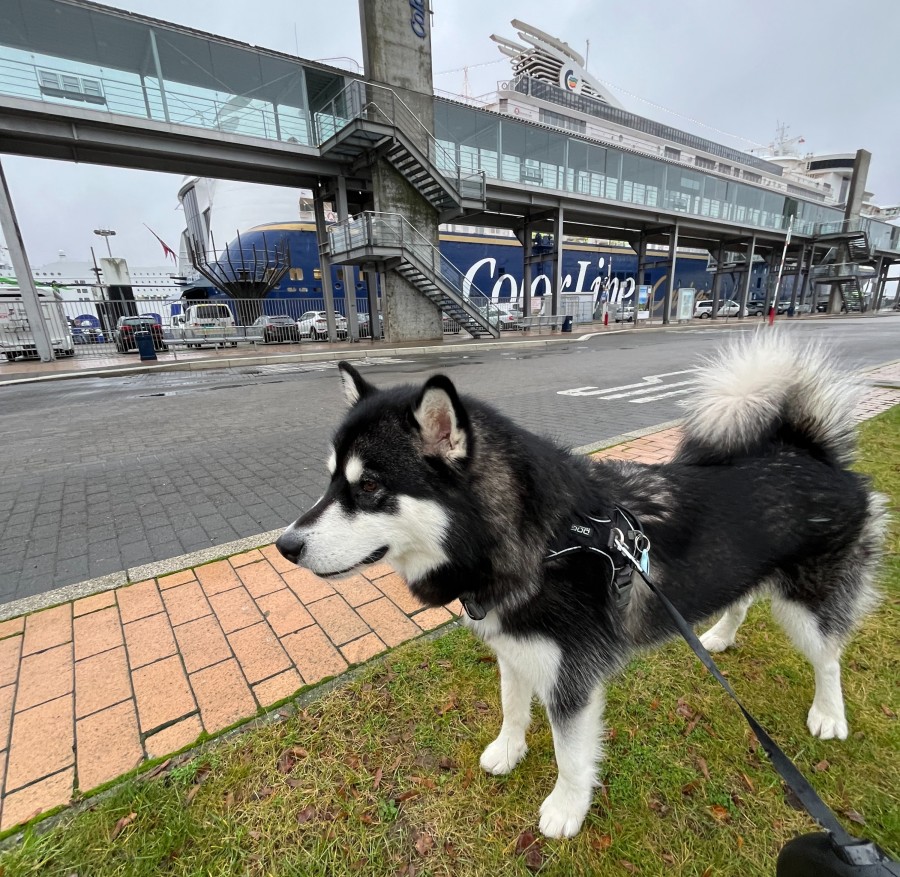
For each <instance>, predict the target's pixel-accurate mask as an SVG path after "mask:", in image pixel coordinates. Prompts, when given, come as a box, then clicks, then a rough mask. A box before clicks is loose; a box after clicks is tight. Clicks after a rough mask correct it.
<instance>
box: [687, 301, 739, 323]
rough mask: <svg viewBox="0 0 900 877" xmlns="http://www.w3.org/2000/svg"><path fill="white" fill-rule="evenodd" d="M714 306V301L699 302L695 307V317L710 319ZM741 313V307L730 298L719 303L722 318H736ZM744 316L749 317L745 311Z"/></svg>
mask: <svg viewBox="0 0 900 877" xmlns="http://www.w3.org/2000/svg"><path fill="white" fill-rule="evenodd" d="M712 306H713V303H712V299H705V300H704V301H698V302H697V304H696V305H694V316H695V317H699V318H700V319H701V320H704V319H709V318H710V317H711V316H712ZM740 312H741V306H740V305H739V304H738V303H737V302H736V301H732V300H731V299H730V298H729V299H726V300H725V301H722V302H719V316H720V317H736V316H737V315H738V314H739V313H740ZM744 315H745V316H746V315H747V311H744Z"/></svg>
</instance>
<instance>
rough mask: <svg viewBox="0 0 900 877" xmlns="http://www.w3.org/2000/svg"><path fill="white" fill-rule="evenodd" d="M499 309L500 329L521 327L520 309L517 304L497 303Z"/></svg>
mask: <svg viewBox="0 0 900 877" xmlns="http://www.w3.org/2000/svg"><path fill="white" fill-rule="evenodd" d="M497 310H499V311H500V329H501V331H505V330H512V329H520V328H521V327H522V323H521V319H522V309H521V308H520V307H519V306H518V305H510V304H501V305H497Z"/></svg>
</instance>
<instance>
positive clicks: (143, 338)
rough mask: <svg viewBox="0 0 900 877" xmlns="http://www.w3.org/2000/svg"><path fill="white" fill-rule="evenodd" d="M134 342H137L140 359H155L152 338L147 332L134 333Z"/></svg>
mask: <svg viewBox="0 0 900 877" xmlns="http://www.w3.org/2000/svg"><path fill="white" fill-rule="evenodd" d="M134 340H135V341H136V342H137V349H138V353H140V355H141V359H142V360H144V359H156V351H155V350H154V349H153V336H152V335H151V334H150V333H149V332H135V333H134Z"/></svg>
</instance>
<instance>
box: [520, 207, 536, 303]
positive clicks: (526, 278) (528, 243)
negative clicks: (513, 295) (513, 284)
mask: <svg viewBox="0 0 900 877" xmlns="http://www.w3.org/2000/svg"><path fill="white" fill-rule="evenodd" d="M522 252H523V256H522V260H523V261H522V316H523V317H530V316H531V282H532V278H531V259H532V257H533V255H534V240H533V239H532V236H531V223H530V222H529V221H528V218H527V217H526V218H525V228H524V231H523V239H522Z"/></svg>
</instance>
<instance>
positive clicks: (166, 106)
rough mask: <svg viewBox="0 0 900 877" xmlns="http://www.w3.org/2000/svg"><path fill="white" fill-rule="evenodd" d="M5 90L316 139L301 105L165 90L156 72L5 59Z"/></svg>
mask: <svg viewBox="0 0 900 877" xmlns="http://www.w3.org/2000/svg"><path fill="white" fill-rule="evenodd" d="M42 73H43V74H44V82H42V77H41V74H42ZM46 74H53V75H55V76H57V77H58V78H59V82H60V84H64V83H65V82H69V83H70V84H71V88H68V89H66V88H58V89H53V88H47V86H46V84H44V83H45V82H46ZM63 77H66V79H65V80H64V79H63ZM85 82H89V83H90V84H91V91H90V92H89V93H87V92H85V91H84V90H83V89H84V83H85ZM163 93H164V94H165V102H164V101H163ZM0 94H8V95H11V96H12V97H20V98H26V99H28V100H39V101H43V102H45V103H52V104H55V105H57V106H73V104H74V105H78V106H83V107H85V108H87V109H92V110H99V111H101V112H108V113H114V114H117V115H123V116H132V117H136V118H142V119H151V120H155V121H159V122H170V123H173V124H177V125H187V126H190V127H194V128H205V129H207V130H212V131H219V132H220V133H222V134H241V135H245V136H248V137H259V138H262V139H264V140H279V141H282V142H288V143H299V144H303V145H309V144H310V139H311V138H310V132H309V127H310V126H309V119H308V116H307V113H306V111H305V110H302V109H300V108H299V107H288V106H280V105H275V104H272V103H269V102H268V101H263V100H258V99H253V98H248V97H243V96H241V95H229V96H228V97H226V98H218V97H216V98H214V97H207V96H204V95H199V94H191V93H189V92H187V91H184V90H180V89H177V88H173V86H172V84H171V83H169V82H166V83H165V84H164V89H160V87H159V83H158V82H157V80H155V79H153V78H151V77H145V78H144V79H143V81H141V80H139V79H138V78H137V77H136V76H131V75H130V74H127V73H121V74H119V76H111V75H109V74H108V73H107V74H100V73H98V72H93V71H91V73H90V74H89V75H88V74H86V73H85V74H82V73H73V72H72V71H71V70H67V69H65V68H55V67H52V66H48V65H47V64H40V65H37V64H29V63H25V62H23V61H17V60H13V59H10V58H0Z"/></svg>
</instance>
